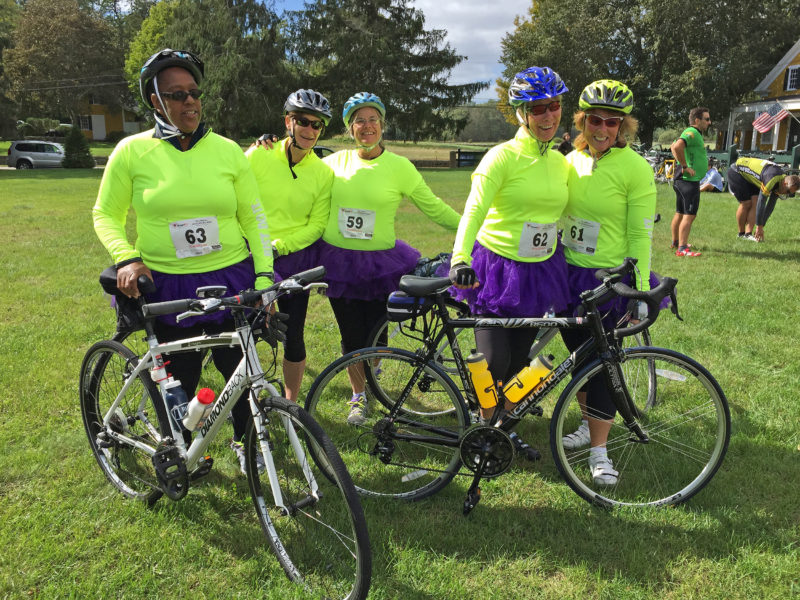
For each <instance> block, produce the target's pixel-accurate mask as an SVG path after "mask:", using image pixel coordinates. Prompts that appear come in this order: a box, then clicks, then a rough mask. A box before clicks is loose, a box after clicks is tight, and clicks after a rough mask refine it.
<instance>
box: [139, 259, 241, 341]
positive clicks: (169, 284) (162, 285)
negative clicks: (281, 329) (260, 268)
mask: <svg viewBox="0 0 800 600" xmlns="http://www.w3.org/2000/svg"><path fill="white" fill-rule="evenodd" d="M152 273H153V283H155V284H156V291H155V292H153V293H152V294H148V295H147V301H148V302H167V301H169V300H182V299H184V298H196V297H197V288H199V287H202V286H204V285H224V286H225V287H227V288H228V291H227V292H226V295H228V296H232V295H234V294H236V293H238V292H241V291H242V290H246V289H250V288H252V287H253V284H254V283H255V280H256V272H255V267H254V266H253V259H252V258H251V257H250V256H248V257H247V258H245V259H244V260H243V261H241V262H238V263H235V264H232V265H230V266H228V267H225V268H222V269H218V270H216V271H208V272H206V273H186V274H171V273H160V272H159V271H152ZM175 316H176V314H170V315H162V316H160V317H158V320H159V321H161V322H162V323H164V324H165V325H171V326H172V327H176V326H177V327H191V326H193V325H198V324H200V323H215V324H221V323H224V322H225V321H226V320H229V319H231V313H230V311H229V310H222V311H217V312H213V313H209V314H207V315H202V316H199V317H189V318H188V319H184V320H183V321H178V322H176V321H175Z"/></svg>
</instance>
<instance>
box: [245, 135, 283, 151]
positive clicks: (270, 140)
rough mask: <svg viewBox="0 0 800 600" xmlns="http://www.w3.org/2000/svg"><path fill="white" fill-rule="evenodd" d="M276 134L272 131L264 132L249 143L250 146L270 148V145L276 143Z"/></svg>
mask: <svg viewBox="0 0 800 600" xmlns="http://www.w3.org/2000/svg"><path fill="white" fill-rule="evenodd" d="M278 141H279V140H278V136H277V135H275V134H274V133H264V134H262V135H261V137H259V138H258V139H257V140H256V141H255V142H253V143H252V144H250V147H251V148H257V147H258V146H263V147H264V148H266V149H267V150H272V145H273V144H276V143H278Z"/></svg>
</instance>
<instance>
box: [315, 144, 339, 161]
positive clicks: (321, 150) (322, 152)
mask: <svg viewBox="0 0 800 600" xmlns="http://www.w3.org/2000/svg"><path fill="white" fill-rule="evenodd" d="M312 150H314V154H316V155H317V156H319V157H320V158H325V157H326V156H328V155H329V154H333V153H334V152H336V150H334V149H333V148H328V147H327V146H314V147H313V148H312Z"/></svg>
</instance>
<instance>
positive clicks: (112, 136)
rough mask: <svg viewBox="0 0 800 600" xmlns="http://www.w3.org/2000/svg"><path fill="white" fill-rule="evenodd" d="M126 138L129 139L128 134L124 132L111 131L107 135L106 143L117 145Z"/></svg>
mask: <svg viewBox="0 0 800 600" xmlns="http://www.w3.org/2000/svg"><path fill="white" fill-rule="evenodd" d="M124 137H128V134H127V133H125V132H124V131H109V132H108V134H106V141H107V142H110V143H112V144H116V143H117V142H119V141H120V140H121V139H122V138H124Z"/></svg>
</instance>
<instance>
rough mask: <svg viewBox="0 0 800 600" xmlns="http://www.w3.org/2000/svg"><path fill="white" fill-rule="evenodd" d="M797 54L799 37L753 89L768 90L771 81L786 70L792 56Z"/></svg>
mask: <svg viewBox="0 0 800 600" xmlns="http://www.w3.org/2000/svg"><path fill="white" fill-rule="evenodd" d="M798 54H800V39H799V40H797V42H795V45H794V46H792V47H791V48H789V51H788V52H787V53H786V54H784V55H783V58H782V59H780V60H779V61H778V63H777V64H776V65H775V66H774V67H772V70H771V71H770V72H769V73H767V76H766V77H764V79H763V81H762V82H761V83H759V84H758V85H757V86H756V89H755V91H756V92H760V93H762V94H766V93H767V92H768V91H769V86H770V85H772V82H773V81H775V80H776V79H777V78H778V77H780V76H781V75H782V74H783V72H784V71H785V70H786V67H788V66H789V63H790V62H792V60H793V59H794V57H795V56H797V55H798Z"/></svg>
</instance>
